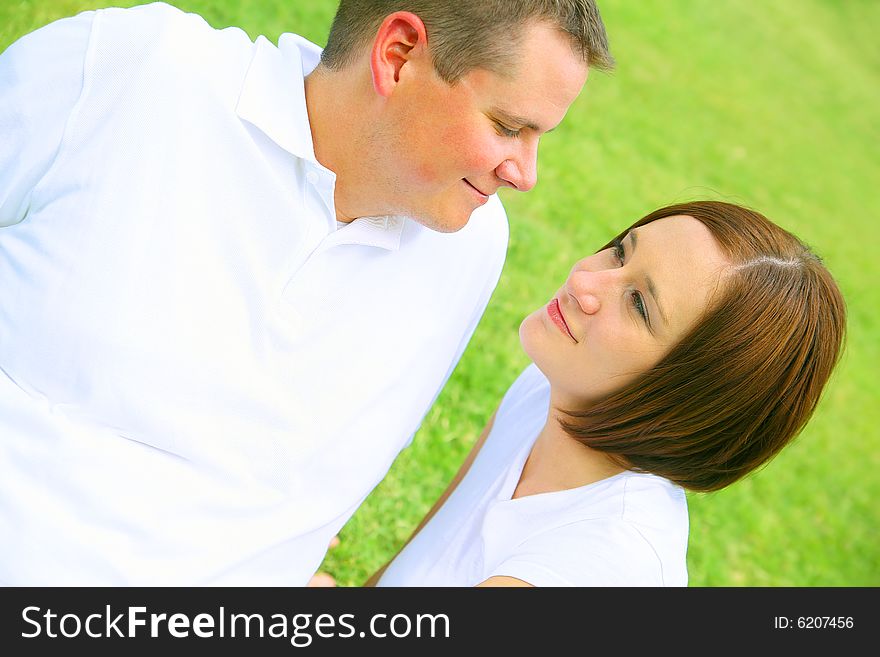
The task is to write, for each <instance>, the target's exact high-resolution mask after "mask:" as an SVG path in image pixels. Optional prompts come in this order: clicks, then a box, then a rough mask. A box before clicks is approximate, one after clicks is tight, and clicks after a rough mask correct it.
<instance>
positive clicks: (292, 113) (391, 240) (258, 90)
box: [235, 33, 405, 251]
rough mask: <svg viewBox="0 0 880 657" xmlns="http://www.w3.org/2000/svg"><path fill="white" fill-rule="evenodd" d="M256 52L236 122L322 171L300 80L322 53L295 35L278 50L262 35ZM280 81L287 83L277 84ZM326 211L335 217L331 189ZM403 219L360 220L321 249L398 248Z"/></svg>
mask: <svg viewBox="0 0 880 657" xmlns="http://www.w3.org/2000/svg"><path fill="white" fill-rule="evenodd" d="M254 45H255V52H254V56H253V59H252V60H251V63H250V66H249V67H248V70H247V73H246V74H245V79H244V84H243V85H242V88H241V94H240V96H239V99H238V104H237V105H236V108H235V109H236V113H237V114H238V116H239V118H241V119H243V120H245V121H247V122H249V123H251V124H253V125H254V126H256V127H257V128H259V129H260V130H261V131H262V132H263V133H264V134H265V135H266V136H268V137H269V138H270V139H271V140H272V141H274V142H275V143H276V144H278V145H279V146H280V147H281V148H283V149H284V150H285V151H287V152H288V153H290V154H291V155H294V156H295V157H299V158H301V159H304V160H308V161H309V162H311V163H312V164H313V166H315V167H317V168H319V169H322V170H323V171H326V172H327V174H329V176H331V179H332V180H335V179H336V174H335V173H333V172H332V171H330V170H329V169H326V168H325V167H323V166H322V165H321V164H320V163H319V162H318V160H317V158H316V157H315V145H314V142H313V141H312V132H311V127H310V126H309V113H308V109H307V107H306V92H305V85H304V80H305V77H306V76H307V75H308V74H309V73H311V72H312V71H313V70H314V69H315V67H316V66H317V65H318V63H319V62H320V60H321V49H320V48H319V47H318V46H316V45H315V44H314V43H312V42H310V41H308V40H306V39H304V38H302V37H301V36H299V35H297V34H289V33H286V34H282V35H281V38H280V39H279V40H278V47H277V48H276V47H275V46H274V45H272V44H271V43H270V42H269V40H268V39H266V38H265V37H263V36H260V37H258V38H257V40H256V42H255V44H254ZM279 80H285V81H288V82H289V83H288V84H279V83H278V81H279ZM326 194H327V195H328V198H327V202H328V209H329V210H330V212H331V214H332V213H333V200H332V199H333V195H332V186H330V187H329V188H328V189H327V191H326ZM404 223H405V219H404V218H403V217H361V218H359V219H356V220H355V221H353V222H352V223H351V225H349V226H346V227H345V228H344V229H341V230H337V231H335V233H331V234H330V235H328V236H327V238H325V240H324V248H327V247H329V246H336V245H342V244H363V245H368V246H375V247H379V248H382V249H387V250H388V251H396V250H398V249H399V248H400V238H401V235H402V233H403V226H404Z"/></svg>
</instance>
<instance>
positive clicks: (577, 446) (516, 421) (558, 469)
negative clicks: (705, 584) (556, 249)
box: [368, 201, 845, 586]
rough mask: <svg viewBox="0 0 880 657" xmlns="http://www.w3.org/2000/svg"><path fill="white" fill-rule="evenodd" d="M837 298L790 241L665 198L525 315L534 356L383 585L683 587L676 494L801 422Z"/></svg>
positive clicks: (815, 385)
mask: <svg viewBox="0 0 880 657" xmlns="http://www.w3.org/2000/svg"><path fill="white" fill-rule="evenodd" d="M844 329H845V306H844V301H843V298H842V296H841V294H840V292H839V290H838V288H837V286H836V284H835V283H834V280H833V279H832V277H831V275H830V274H829V273H828V271H827V270H826V269H825V268H824V267H823V266H822V264H821V262H820V261H819V259H818V258H817V257H816V256H814V255H813V254H812V253H811V252H810V251H809V249H808V248H807V247H806V246H804V245H803V244H802V243H801V242H800V241H799V240H798V239H797V238H796V237H794V236H793V235H791V234H790V233H788V232H786V231H785V230H783V229H781V228H779V227H778V226H775V225H774V224H772V223H771V222H769V221H768V220H767V219H765V218H764V217H763V216H762V215H760V214H758V213H756V212H753V211H751V210H748V209H745V208H742V207H739V206H736V205H731V204H728V203H721V202H708V201H707V202H694V203H686V204H681V205H673V206H670V207H666V208H661V209H659V210H657V211H655V212H652V213H651V214H649V215H648V216H646V217H644V218H643V219H641V220H639V221H638V222H636V223H635V224H634V225H633V226H632V227H631V228H630V229H629V230H628V231H626V232H625V233H624V234H622V235H621V236H619V237H618V238H617V239H616V240H614V241H612V242H611V243H610V244H608V245H607V246H606V247H605V248H604V249H602V250H601V251H599V252H597V253H595V254H594V255H592V256H590V257H588V258H586V259H584V260H581V261H580V262H578V263H576V264H575V266H574V268H573V269H572V271H571V273H570V275H569V277H568V279H567V280H566V282H565V284H564V285H563V287H562V288H561V289H560V290H559V291H558V292H557V293H556V294H555V295H554V296H553V298H552V299H551V300H550V302H549V303H548V304H547V305H546V306H545V307H543V308H541V309H539V310H537V311H535V312H534V313H532V314H531V315H529V316H528V317H526V318H525V320H523V322H522V325H521V326H520V341H521V343H522V345H523V348H524V349H525V351H526V353H527V354H528V355H529V357H530V358H531V359H532V360H533V364H532V365H530V366H529V367H528V368H526V370H525V371H524V372H523V373H522V374H521V375H520V377H519V378H518V379H517V380H516V382H514V384H513V385H512V386H511V388H510V389H509V390H508V392H507V394H506V395H505V397H504V399H503V400H502V402H501V405H500V406H499V408H498V410H497V411H496V413H495V415H493V417H492V419H491V420H490V421H489V424H488V426H487V427H486V430H485V431H484V432H483V435H482V436H481V437H480V439H479V441H478V442H477V444H476V445H475V446H474V449H473V451H472V452H471V454H470V456H469V457H468V459H467V460H466V462H465V463H464V465H463V466H462V469H461V471H460V472H459V474H458V475H457V476H456V478H455V480H454V481H453V482H452V484H450V487H449V489H448V490H447V491H446V493H444V495H443V497H442V498H441V499H440V500H439V501H438V502H437V504H436V505H435V506H434V508H433V509H432V510H431V512H430V513H429V514H428V516H427V517H426V518H425V520H424V521H422V524H421V525H420V526H419V528H418V529H417V530H416V533H415V534H414V536H413V537H412V538H411V539H410V541H409V542H408V543H407V545H405V546H404V548H403V550H402V551H401V553H400V554H399V555H398V556H397V557H396V558H395V559H394V560H393V561H392V562H391V563H390V564H388V565H386V566H385V568H383V569H382V570H380V571H379V572H378V573H376V575H374V576H373V578H371V580H370V582H368V584H374V583H376V582H377V581H378V585H379V586H409V585H416V586H420V585H424V586H470V585H483V586H561V585H574V586H617V585H622V586H629V585H635V586H685V585H686V584H687V569H686V561H685V556H686V550H687V535H688V516H687V504H686V499H685V493H684V490H685V489H688V490H692V491H715V490H719V489H721V488H724V487H725V486H728V485H729V484H731V483H733V482H735V481H737V480H738V479H740V478H742V477H744V476H745V475H747V474H748V473H750V472H752V471H754V470H755V469H756V468H758V467H760V466H761V465H763V464H765V463H766V462H767V461H768V460H769V459H771V458H772V457H773V456H775V455H776V454H777V453H778V452H779V450H781V449H782V448H783V447H784V446H785V445H786V444H788V443H789V442H790V441H791V440H792V439H793V438H794V437H795V436H796V435H797V434H798V433H799V431H800V430H801V429H802V427H803V426H804V424H805V423H806V421H807V420H808V419H809V417H810V415H811V414H812V412H813V410H814V409H815V407H816V404H817V402H818V400H819V398H820V394H821V392H822V389H823V387H824V385H825V383H826V382H827V380H828V378H829V376H830V374H831V371H832V369H833V368H834V365H835V364H836V362H837V360H838V356H839V353H840V350H841V347H842V342H843V336H844Z"/></svg>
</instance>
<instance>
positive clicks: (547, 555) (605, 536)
mask: <svg viewBox="0 0 880 657" xmlns="http://www.w3.org/2000/svg"><path fill="white" fill-rule="evenodd" d="M494 576H506V577H515V578H517V579H520V580H522V581H524V582H528V583H529V584H531V585H533V586H663V576H662V568H661V565H660V560H659V559H658V557H657V554H656V553H655V551H654V550H653V548H652V547H651V545H650V543H648V542H647V541H646V540H645V539H644V537H643V536H642V535H641V533H640V532H639V531H638V530H637V529H636V528H635V527H633V526H632V525H630V524H628V523H624V522H615V521H608V520H595V521H594V520H584V521H580V522H574V523H571V524H568V525H563V526H560V527H555V528H553V529H551V530H548V531H545V532H542V533H540V534H538V535H536V536H533V537H531V538H529V539H528V540H526V541H524V542H523V543H521V544H520V545H519V546H517V548H516V549H514V550H513V551H512V553H511V554H510V555H509V556H508V557H507V558H506V559H505V560H504V561H503V562H502V563H500V564H499V565H498V566H497V567H495V568H494V569H493V571H492V572H491V574H490V575H489V577H494Z"/></svg>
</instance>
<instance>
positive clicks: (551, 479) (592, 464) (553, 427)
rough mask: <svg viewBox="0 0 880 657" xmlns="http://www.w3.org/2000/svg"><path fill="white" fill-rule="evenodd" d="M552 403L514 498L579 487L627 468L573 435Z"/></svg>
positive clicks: (524, 467) (527, 460)
mask: <svg viewBox="0 0 880 657" xmlns="http://www.w3.org/2000/svg"><path fill="white" fill-rule="evenodd" d="M561 415H562V414H561V413H560V412H559V411H558V410H557V409H556V408H554V407H553V405H552V404H551V406H550V412H549V413H548V414H547V422H546V423H545V424H544V428H543V429H541V433H540V434H538V438H537V439H536V440H535V444H534V445H533V446H532V450H531V452H529V456H528V458H527V459H526V463H525V465H524V466H523V470H522V474H521V475H520V478H519V483H518V484H517V486H516V490H514V493H513V498H518V497H527V496H529V495H537V494H539V493H551V492H554V491H560V490H568V489H570V488H579V487H580V486H586V485H587V484H592V483H594V482H597V481H600V480H602V479H607V478H608V477H611V476H614V475H616V474H619V473H620V472H623V471H624V468H622V467H621V466H620V465H619V464H617V463H616V462H614V461H613V460H612V459H611V458H610V457H609V456H608V455H606V454H604V453H603V452H599V451H596V450H593V449H590V448H589V447H587V446H585V445H583V444H582V443H580V442H578V441H577V440H575V439H574V438H572V437H571V436H570V435H569V434H568V433H566V432H565V430H564V429H563V428H562V427H561V426H560V424H559V420H558V418H559V417H560V416H561Z"/></svg>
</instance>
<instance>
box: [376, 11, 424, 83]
mask: <svg viewBox="0 0 880 657" xmlns="http://www.w3.org/2000/svg"><path fill="white" fill-rule="evenodd" d="M427 44H428V32H427V30H426V29H425V24H424V23H423V22H422V19H421V18H419V17H418V16H416V15H415V14H413V13H411V12H408V11H397V12H394V13H393V14H389V15H388V16H386V17H385V20H383V21H382V25H380V26H379V30H378V31H377V32H376V37H375V39H373V49H372V50H371V51H370V69H371V72H372V75H373V88H374V89H375V90H376V93H377V94H379V95H380V96H386V97H387V96H389V95H390V94H391V92H392V91H393V89H394V87H395V86H396V85H397V82H398V80H399V79H400V70H401V69H402V68H403V67H404V66H405V65H406V63H407V62H409V61H410V60H411V59H412V57H413V56H414V55H422V54H425V53H426V52H427Z"/></svg>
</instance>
